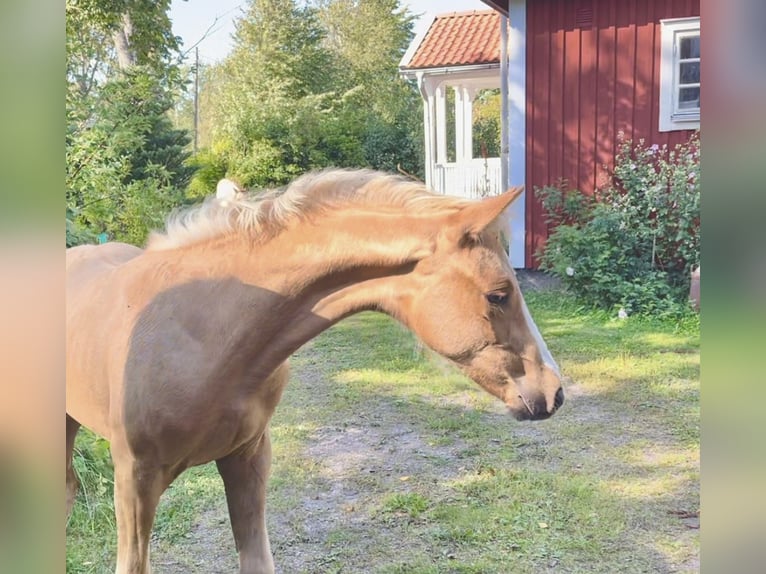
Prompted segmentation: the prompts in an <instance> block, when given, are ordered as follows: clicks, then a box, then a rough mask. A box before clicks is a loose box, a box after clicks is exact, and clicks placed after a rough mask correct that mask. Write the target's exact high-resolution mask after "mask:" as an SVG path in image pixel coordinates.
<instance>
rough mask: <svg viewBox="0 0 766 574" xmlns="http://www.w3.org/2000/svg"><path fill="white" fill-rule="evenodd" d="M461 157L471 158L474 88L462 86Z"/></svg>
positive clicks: (467, 159) (468, 159)
mask: <svg viewBox="0 0 766 574" xmlns="http://www.w3.org/2000/svg"><path fill="white" fill-rule="evenodd" d="M462 91H463V130H464V132H463V133H464V135H463V157H464V158H465V160H466V161H470V160H471V159H472V158H473V99H474V98H475V97H476V88H468V87H463V90H462Z"/></svg>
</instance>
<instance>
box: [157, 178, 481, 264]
mask: <svg viewBox="0 0 766 574" xmlns="http://www.w3.org/2000/svg"><path fill="white" fill-rule="evenodd" d="M468 203H470V201H469V200H465V199H459V198H454V197H447V196H443V195H437V194H434V193H433V192H430V191H429V190H428V188H427V187H426V186H425V185H424V184H422V183H418V182H413V181H411V180H407V179H404V178H403V177H401V176H398V175H390V174H385V173H381V172H377V171H372V170H339V169H334V170H325V171H319V172H312V173H308V174H306V175H304V176H301V177H300V178H298V179H296V180H295V181H294V182H293V183H291V184H290V185H289V186H288V187H287V188H286V189H276V190H270V191H266V192H260V193H258V194H241V195H239V194H238V195H236V196H234V197H230V198H225V199H219V198H216V197H210V198H208V199H206V200H205V201H204V202H203V203H202V204H200V205H197V206H194V207H192V208H189V209H186V210H182V211H177V212H175V213H172V214H171V215H170V216H169V217H168V220H167V223H166V231H165V233H153V234H152V235H151V236H150V238H149V242H148V244H147V249H151V250H162V249H173V248H177V247H182V246H186V245H191V244H193V243H198V242H201V241H204V240H209V239H213V238H215V237H219V236H222V235H226V234H233V233H247V234H249V235H250V236H251V237H252V238H254V239H255V238H258V239H260V240H262V241H265V240H267V239H268V238H270V237H273V236H275V235H277V234H278V233H279V232H280V231H282V230H283V229H285V228H286V227H287V226H288V225H289V224H290V223H292V222H294V221H298V220H301V219H303V218H305V217H307V216H309V215H314V214H318V213H321V212H325V211H328V210H338V209H343V208H344V207H351V206H358V207H369V208H395V209H400V210H401V211H403V212H407V213H434V214H437V213H439V214H445V213H450V212H455V211H457V210H459V209H460V208H462V207H464V206H466V205H467V204H468Z"/></svg>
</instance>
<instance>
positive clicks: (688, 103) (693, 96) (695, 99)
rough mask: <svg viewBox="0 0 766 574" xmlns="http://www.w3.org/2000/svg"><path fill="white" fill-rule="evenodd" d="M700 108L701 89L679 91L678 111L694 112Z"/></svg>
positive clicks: (682, 89)
mask: <svg viewBox="0 0 766 574" xmlns="http://www.w3.org/2000/svg"><path fill="white" fill-rule="evenodd" d="M699 107H700V89H699V88H681V89H680V90H678V109H679V110H693V109H696V108H699Z"/></svg>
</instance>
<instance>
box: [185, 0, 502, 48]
mask: <svg viewBox="0 0 766 574" xmlns="http://www.w3.org/2000/svg"><path fill="white" fill-rule="evenodd" d="M402 5H403V6H408V7H409V9H410V12H412V13H414V14H416V15H417V14H422V16H421V17H420V18H419V19H418V20H417V21H416V22H415V30H414V31H415V34H418V33H419V32H420V31H421V30H424V29H425V28H427V27H428V25H429V24H430V23H431V20H433V17H434V15H436V14H443V13H445V12H462V11H464V10H486V9H488V6H487V5H486V4H484V3H483V2H481V1H480V0H404V1H403V2H402ZM246 6H247V0H173V1H172V3H171V5H170V19H171V20H172V21H173V32H174V33H175V34H176V36H180V37H181V38H182V39H183V49H184V50H185V51H189V53H190V54H191V51H192V50H193V46H194V44H196V43H197V42H200V40H201V39H202V38H203V37H204V39H202V41H201V42H200V43H199V57H200V61H202V62H204V63H213V62H218V61H220V60H222V59H223V58H225V57H226V55H227V54H228V53H229V51H230V50H231V34H232V33H233V32H234V20H235V19H236V18H237V17H238V16H240V15H241V14H242V10H243V9H244V8H245V7H246ZM208 30H209V32H208V33H207V36H206V35H205V32H207V31H208Z"/></svg>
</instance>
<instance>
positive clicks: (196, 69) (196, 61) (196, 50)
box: [194, 47, 199, 153]
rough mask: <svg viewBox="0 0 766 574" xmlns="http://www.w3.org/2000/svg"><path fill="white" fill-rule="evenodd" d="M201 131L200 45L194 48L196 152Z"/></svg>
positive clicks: (195, 151)
mask: <svg viewBox="0 0 766 574" xmlns="http://www.w3.org/2000/svg"><path fill="white" fill-rule="evenodd" d="M198 133H199V47H196V48H194V153H197V142H198Z"/></svg>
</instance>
